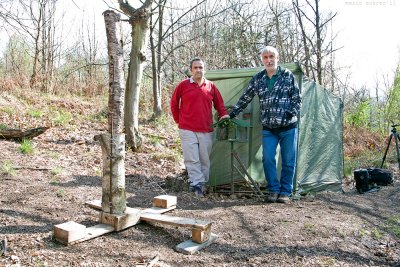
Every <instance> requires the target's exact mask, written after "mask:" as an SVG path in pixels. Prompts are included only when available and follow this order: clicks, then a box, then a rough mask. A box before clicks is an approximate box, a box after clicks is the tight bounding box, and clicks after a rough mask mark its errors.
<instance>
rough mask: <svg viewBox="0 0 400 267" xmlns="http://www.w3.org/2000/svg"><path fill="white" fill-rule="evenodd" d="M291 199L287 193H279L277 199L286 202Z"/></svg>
mask: <svg viewBox="0 0 400 267" xmlns="http://www.w3.org/2000/svg"><path fill="white" fill-rule="evenodd" d="M289 201H290V199H289V196H286V195H279V197H278V199H277V200H276V202H278V203H285V204H287V203H289Z"/></svg>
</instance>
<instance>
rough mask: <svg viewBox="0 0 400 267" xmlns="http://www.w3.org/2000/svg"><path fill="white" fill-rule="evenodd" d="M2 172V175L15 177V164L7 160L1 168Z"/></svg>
mask: <svg viewBox="0 0 400 267" xmlns="http://www.w3.org/2000/svg"><path fill="white" fill-rule="evenodd" d="M0 171H1V173H2V174H5V175H10V176H14V175H15V174H16V171H15V168H14V166H13V163H12V162H11V161H10V160H5V161H3V162H2V164H1V166H0Z"/></svg>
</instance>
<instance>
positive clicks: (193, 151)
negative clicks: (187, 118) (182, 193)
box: [179, 129, 213, 186]
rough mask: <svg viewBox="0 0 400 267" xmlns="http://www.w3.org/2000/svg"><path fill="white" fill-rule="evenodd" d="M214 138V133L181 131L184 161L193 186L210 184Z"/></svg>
mask: <svg viewBox="0 0 400 267" xmlns="http://www.w3.org/2000/svg"><path fill="white" fill-rule="evenodd" d="M212 136H213V134H212V133H197V132H192V131H189V130H183V129H179V137H180V139H181V145H182V151H183V161H184V163H185V166H186V169H187V171H188V175H189V181H190V185H191V186H195V185H198V184H199V183H202V184H205V183H207V182H208V179H209V176H210V153H211V148H212Z"/></svg>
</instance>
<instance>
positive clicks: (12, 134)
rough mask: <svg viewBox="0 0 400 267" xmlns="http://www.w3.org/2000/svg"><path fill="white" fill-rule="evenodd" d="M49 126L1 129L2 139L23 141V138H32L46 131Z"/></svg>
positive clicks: (0, 136) (0, 137)
mask: <svg viewBox="0 0 400 267" xmlns="http://www.w3.org/2000/svg"><path fill="white" fill-rule="evenodd" d="M47 129H49V127H38V128H33V129H28V130H21V129H0V139H6V140H15V141H21V140H22V139H32V138H34V137H36V136H38V135H41V134H42V133H44V132H45V131H46V130H47Z"/></svg>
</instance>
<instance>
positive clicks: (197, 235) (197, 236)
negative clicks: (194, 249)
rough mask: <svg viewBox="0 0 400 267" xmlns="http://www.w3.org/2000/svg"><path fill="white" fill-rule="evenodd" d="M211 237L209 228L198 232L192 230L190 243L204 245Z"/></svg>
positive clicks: (197, 230)
mask: <svg viewBox="0 0 400 267" xmlns="http://www.w3.org/2000/svg"><path fill="white" fill-rule="evenodd" d="M210 236H211V226H210V227H208V228H207V229H205V230H200V229H193V230H192V241H193V242H196V243H199V244H201V243H204V242H206V241H207V240H208V239H210Z"/></svg>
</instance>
